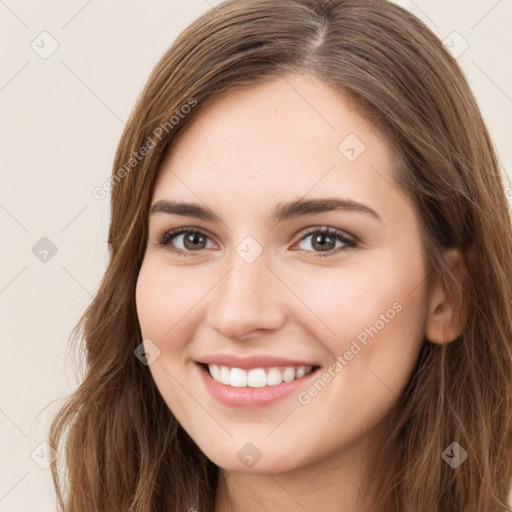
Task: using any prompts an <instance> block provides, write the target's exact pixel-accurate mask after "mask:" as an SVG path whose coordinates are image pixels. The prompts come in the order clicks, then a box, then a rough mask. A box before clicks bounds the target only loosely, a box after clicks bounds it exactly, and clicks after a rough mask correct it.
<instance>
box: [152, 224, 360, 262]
mask: <svg viewBox="0 0 512 512" xmlns="http://www.w3.org/2000/svg"><path fill="white" fill-rule="evenodd" d="M184 233H193V234H197V235H202V236H205V237H207V238H209V237H208V235H207V234H206V233H204V232H203V231H201V230H199V229H195V228H177V229H175V230H172V231H166V232H165V233H164V234H163V235H162V236H160V237H159V239H158V242H157V245H159V246H163V247H165V246H168V245H169V242H170V241H171V240H172V239H173V238H175V237H177V236H179V235H182V234H184ZM314 233H321V234H323V235H328V236H330V237H332V238H335V239H336V240H339V241H340V242H342V243H343V244H345V247H344V248H343V247H337V248H335V249H330V250H329V251H325V252H318V251H304V250H302V249H298V250H302V251H303V252H313V253H315V256H314V257H315V258H316V257H320V258H324V257H328V256H333V255H334V254H337V253H338V252H340V250H343V251H347V250H351V249H356V248H357V246H358V242H357V240H356V239H355V238H349V237H347V236H346V234H345V233H344V232H343V231H340V230H339V229H335V228H331V227H329V226H324V227H320V228H318V227H316V228H310V229H308V230H307V231H306V233H304V235H303V236H302V237H301V238H300V240H299V241H298V242H297V243H299V242H301V241H302V240H304V239H305V238H307V237H308V236H309V235H312V234H314ZM169 250H170V251H172V252H174V253H176V254H177V256H185V257H188V256H191V255H190V253H191V252H200V250H198V251H184V250H183V249H177V248H176V247H169Z"/></svg>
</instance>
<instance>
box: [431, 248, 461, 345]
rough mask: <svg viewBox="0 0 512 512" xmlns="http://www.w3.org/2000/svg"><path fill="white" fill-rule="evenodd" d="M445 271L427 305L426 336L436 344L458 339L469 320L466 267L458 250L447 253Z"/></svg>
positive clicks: (434, 287) (450, 250)
mask: <svg viewBox="0 0 512 512" xmlns="http://www.w3.org/2000/svg"><path fill="white" fill-rule="evenodd" d="M444 260H445V271H444V273H443V276H441V277H440V279H439V280H438V282H437V283H436V284H435V285H434V286H433V289H432V291H431V294H430V303H429V305H428V308H429V310H428V318H427V325H426V329H425V338H426V339H427V340H428V341H430V342H432V343H436V344H446V343H450V342H452V341H455V340H456V339H457V338H458V337H459V336H460V334H461V333H462V330H463V329H464V326H465V324H466V321H467V316H468V314H467V300H466V295H465V289H466V284H467V282H468V274H467V267H466V264H465V261H464V257H463V255H462V253H461V252H460V251H459V250H458V249H449V250H447V251H446V252H445V254H444Z"/></svg>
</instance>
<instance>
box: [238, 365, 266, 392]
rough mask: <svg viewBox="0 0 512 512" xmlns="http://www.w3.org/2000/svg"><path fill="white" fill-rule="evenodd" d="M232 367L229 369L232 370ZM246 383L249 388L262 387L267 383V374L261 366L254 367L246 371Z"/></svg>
mask: <svg viewBox="0 0 512 512" xmlns="http://www.w3.org/2000/svg"><path fill="white" fill-rule="evenodd" d="M233 370H234V368H233V369H232V370H231V371H233ZM247 385H248V386H249V387H250V388H262V387H263V386H266V385H267V376H266V374H265V370H264V369H263V368H254V369H253V370H249V372H248V373H247Z"/></svg>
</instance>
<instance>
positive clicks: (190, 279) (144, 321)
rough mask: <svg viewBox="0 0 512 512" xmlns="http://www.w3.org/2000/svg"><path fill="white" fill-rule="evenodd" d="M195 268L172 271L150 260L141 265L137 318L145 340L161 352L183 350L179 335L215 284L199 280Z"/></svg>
mask: <svg viewBox="0 0 512 512" xmlns="http://www.w3.org/2000/svg"><path fill="white" fill-rule="evenodd" d="M192 268H193V267H189V270H186V271H185V272H178V271H176V270H174V271H170V270H169V268H168V267H166V266H164V265H161V264H159V263H158V262H152V261H151V259H149V260H145V261H144V262H143V264H142V267H141V270H140V273H139V276H138V279H137V287H136V304H137V315H138V319H139V323H140V327H141V331H142V336H143V338H149V339H151V340H154V341H155V343H157V344H158V345H159V348H160V349H161V350H173V351H179V350H180V349H181V348H182V344H184V343H186V336H185V337H184V336H181V335H180V336H177V334H178V333H179V332H183V328H184V327H186V325H187V323H188V322H189V319H190V315H193V314H194V310H195V309H197V306H198V305H199V304H200V302H201V299H202V297H203V296H204V294H205V292H206V291H207V290H208V289H210V288H211V286H213V284H214V283H215V280H214V279H213V277H212V276H208V275H204V276H202V277H201V278H198V274H197V272H194V271H193V270H190V269H192ZM209 281H211V284H209ZM170 341H172V343H170Z"/></svg>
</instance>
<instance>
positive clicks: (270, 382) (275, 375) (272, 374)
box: [267, 368, 283, 386]
mask: <svg viewBox="0 0 512 512" xmlns="http://www.w3.org/2000/svg"><path fill="white" fill-rule="evenodd" d="M281 382H283V377H282V376H281V372H280V371H279V368H270V370H269V371H268V373H267V386H275V385H276V384H281Z"/></svg>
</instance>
